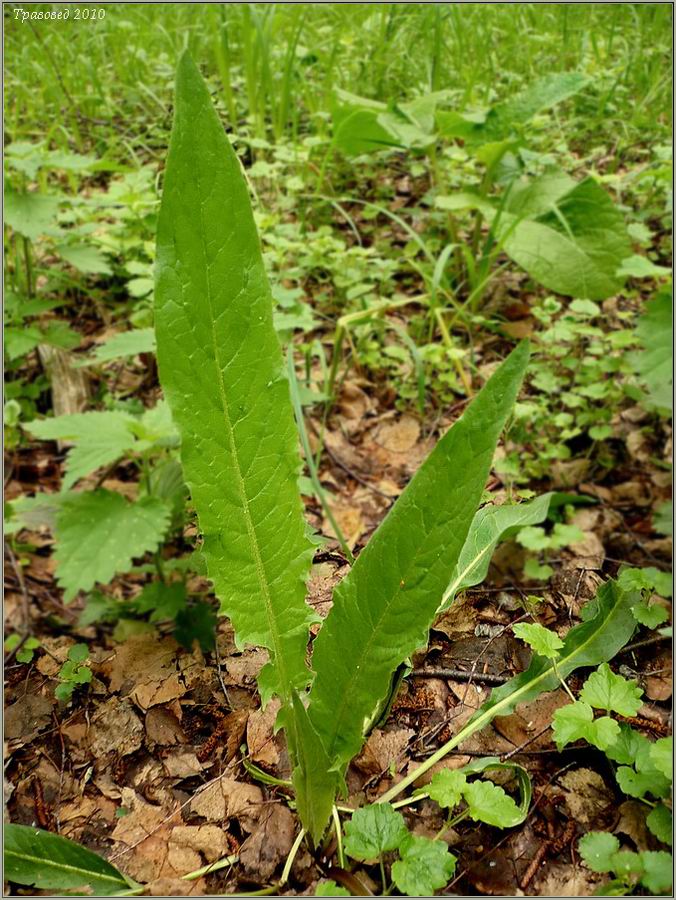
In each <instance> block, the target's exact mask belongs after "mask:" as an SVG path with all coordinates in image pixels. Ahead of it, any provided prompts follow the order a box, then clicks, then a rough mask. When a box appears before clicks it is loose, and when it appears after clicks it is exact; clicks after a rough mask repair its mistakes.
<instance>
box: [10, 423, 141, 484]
mask: <svg viewBox="0 0 676 900" xmlns="http://www.w3.org/2000/svg"><path fill="white" fill-rule="evenodd" d="M133 422H134V417H133V416H130V415H128V414H127V413H122V412H112V411H107V412H86V413H73V414H72V415H66V416H56V417H54V418H51V419H36V420H35V421H33V422H26V424H25V425H24V428H25V429H26V430H27V431H29V432H30V433H31V434H32V435H33V436H34V437H36V438H38V439H40V440H42V441H67V442H69V443H70V442H72V443H73V444H75V446H74V447H72V448H71V449H70V450H69V452H68V457H67V460H66V472H65V476H64V479H63V486H62V489H63V490H65V491H67V490H69V489H70V488H71V487H72V486H73V485H74V484H75V483H76V482H78V481H79V480H80V479H81V478H84V477H85V475H89V474H90V473H91V472H93V471H95V470H96V469H99V468H101V467H102V466H108V465H110V464H111V463H114V462H116V460H118V459H119V458H120V457H121V456H124V455H125V453H127V452H128V451H130V450H132V449H133V448H134V445H135V444H136V438H135V436H134V435H133V434H132V432H131V430H130V425H131V424H132V423H133Z"/></svg>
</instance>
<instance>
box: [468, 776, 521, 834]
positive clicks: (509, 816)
mask: <svg viewBox="0 0 676 900" xmlns="http://www.w3.org/2000/svg"><path fill="white" fill-rule="evenodd" d="M463 796H464V798H465V800H466V802H467V807H468V809H469V816H470V818H471V819H474V820H475V821H477V822H485V823H486V824H487V825H494V826H496V827H497V828H511V827H512V826H513V825H518V824H519V822H521V821H523V816H522V814H521V810H520V809H519V807H518V806H517V805H516V803H515V802H514V800H513V799H512V798H511V797H510V796H509V794H507V793H506V792H505V791H504V790H503V789H502V788H501V787H500V786H499V785H497V784H493V782H492V781H472V782H470V783H469V784H468V785H467V786H466V788H465V789H464V791H463Z"/></svg>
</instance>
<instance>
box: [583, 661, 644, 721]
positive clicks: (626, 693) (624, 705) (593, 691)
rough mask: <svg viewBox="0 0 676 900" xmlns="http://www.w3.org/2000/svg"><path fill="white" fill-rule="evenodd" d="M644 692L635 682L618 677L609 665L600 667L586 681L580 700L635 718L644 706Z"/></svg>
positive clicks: (597, 707)
mask: <svg viewBox="0 0 676 900" xmlns="http://www.w3.org/2000/svg"><path fill="white" fill-rule="evenodd" d="M642 694H643V690H642V689H641V688H640V687H639V685H638V684H637V682H635V681H627V679H626V678H623V677H622V676H621V675H616V674H615V673H614V672H613V671H612V669H611V668H610V666H609V665H608V663H603V665H601V666H599V667H598V669H597V670H596V672H592V674H591V675H590V676H589V678H588V679H587V680H586V681H585V683H584V686H583V688H582V691H581V692H580V699H582V700H584V701H585V702H586V703H589V705H590V706H593V707H595V708H596V709H605V710H606V712H608V713H610V712H616V713H617V714H618V715H619V716H627V717H630V716H635V715H636V713H637V712H638V711H639V709H640V708H641V706H642V703H643V701H642V700H641V696H642Z"/></svg>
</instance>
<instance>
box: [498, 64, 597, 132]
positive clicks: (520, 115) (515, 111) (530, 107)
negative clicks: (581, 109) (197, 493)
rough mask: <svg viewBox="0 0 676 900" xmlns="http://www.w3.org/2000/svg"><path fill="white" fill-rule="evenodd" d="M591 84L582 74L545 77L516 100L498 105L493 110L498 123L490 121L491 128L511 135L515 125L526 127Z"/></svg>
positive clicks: (521, 92)
mask: <svg viewBox="0 0 676 900" xmlns="http://www.w3.org/2000/svg"><path fill="white" fill-rule="evenodd" d="M589 81H590V79H589V77H588V76H587V75H584V74H583V73H582V72H553V73H552V74H550V75H545V76H544V77H543V78H540V79H538V80H537V81H534V82H533V84H531V85H529V86H528V87H526V88H524V90H523V91H520V92H519V93H518V94H517V95H516V96H515V97H511V98H510V99H508V100H505V101H504V102H503V103H499V104H497V105H496V106H495V107H494V108H493V115H494V117H495V118H494V121H493V120H492V119H489V125H488V127H489V129H490V130H491V131H495V133H497V134H508V133H509V131H510V129H512V128H513V127H514V126H522V125H524V124H525V123H526V122H528V121H529V120H530V119H532V118H533V116H534V115H536V114H537V113H539V112H541V111H542V110H545V109H551V107H553V106H556V105H557V104H558V103H562V102H563V101H564V100H567V99H568V98H569V97H572V96H574V95H575V94H577V93H579V92H580V91H581V90H582V89H583V88H584V87H586V86H587V84H589Z"/></svg>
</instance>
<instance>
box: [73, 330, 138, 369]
mask: <svg viewBox="0 0 676 900" xmlns="http://www.w3.org/2000/svg"><path fill="white" fill-rule="evenodd" d="M154 352H155V329H154V328H134V329H131V330H130V331H122V332H121V333H120V334H116V335H114V336H113V337H112V338H109V340H107V341H106V342H105V343H103V344H98V345H97V347H96V348H95V349H94V351H93V353H92V354H91V356H90V358H89V359H88V360H87V361H86V363H85V365H92V364H94V363H102V362H108V361H109V360H111V359H122V358H123V357H126V356H138V354H139V353H154Z"/></svg>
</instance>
